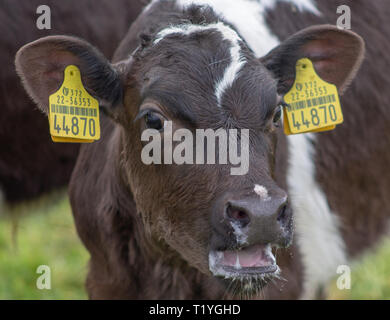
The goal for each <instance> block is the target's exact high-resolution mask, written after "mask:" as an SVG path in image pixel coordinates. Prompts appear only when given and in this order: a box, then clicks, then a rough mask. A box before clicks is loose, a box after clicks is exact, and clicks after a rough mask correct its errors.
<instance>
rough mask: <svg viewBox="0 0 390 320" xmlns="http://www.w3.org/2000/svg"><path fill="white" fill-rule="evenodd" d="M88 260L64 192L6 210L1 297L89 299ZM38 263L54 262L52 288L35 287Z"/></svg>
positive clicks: (0, 233)
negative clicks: (87, 290) (86, 287)
mask: <svg viewBox="0 0 390 320" xmlns="http://www.w3.org/2000/svg"><path fill="white" fill-rule="evenodd" d="M4 211H5V214H4ZM16 225H17V228H16V230H17V232H16V234H15V226H16ZM87 261H88V254H87V251H86V250H85V249H84V247H83V246H82V244H81V242H80V240H79V238H78V237H77V235H76V231H75V227H74V223H73V218H72V214H71V209H70V205H69V201H68V198H67V197H66V193H65V192H60V193H55V194H51V195H50V196H45V197H43V198H41V199H39V200H37V201H34V202H31V203H26V204H22V205H18V206H16V207H13V208H5V210H3V214H2V215H1V216H0V299H86V298H87V296H86V293H85V290H84V280H85V276H86V272H87ZM40 265H47V266H49V267H50V271H51V289H50V290H45V289H44V290H39V289H37V286H36V282H37V279H38V277H39V276H40V275H41V274H38V273H36V271H37V268H38V266H40Z"/></svg>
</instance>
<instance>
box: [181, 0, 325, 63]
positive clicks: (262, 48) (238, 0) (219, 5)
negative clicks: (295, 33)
mask: <svg viewBox="0 0 390 320" xmlns="http://www.w3.org/2000/svg"><path fill="white" fill-rule="evenodd" d="M281 1H286V2H289V3H291V4H294V5H296V7H297V8H298V9H299V10H302V11H303V10H305V11H309V12H312V13H314V14H317V15H318V14H319V11H318V10H317V8H316V7H315V5H313V3H312V0H292V1H291V0H281ZM176 2H177V3H178V4H179V5H181V6H182V7H184V8H185V7H188V6H189V5H191V4H198V5H210V6H211V7H212V8H213V9H214V10H215V12H216V13H217V14H218V15H220V16H221V17H222V18H224V19H226V21H228V22H230V23H231V24H232V25H233V26H234V27H235V28H236V29H237V31H238V32H239V34H240V35H241V36H242V37H243V38H244V39H245V41H246V42H247V44H248V45H249V47H250V48H251V49H252V50H253V51H254V52H255V54H256V55H257V56H258V57H261V56H264V55H265V54H266V53H268V51H270V49H272V48H274V47H276V46H277V45H278V44H279V41H278V38H277V37H276V36H275V35H273V34H272V33H271V32H270V31H269V28H268V26H267V24H266V23H265V18H264V16H265V12H266V10H267V9H272V8H274V7H275V6H276V3H277V2H278V0H177V1H176Z"/></svg>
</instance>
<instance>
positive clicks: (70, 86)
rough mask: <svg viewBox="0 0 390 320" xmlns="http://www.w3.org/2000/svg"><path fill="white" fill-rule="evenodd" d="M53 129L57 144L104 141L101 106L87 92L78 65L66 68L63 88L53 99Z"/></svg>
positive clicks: (51, 127) (51, 131) (51, 132)
mask: <svg viewBox="0 0 390 320" xmlns="http://www.w3.org/2000/svg"><path fill="white" fill-rule="evenodd" d="M49 125H50V134H51V137H52V140H53V141H54V142H73V143H90V142H94V141H96V140H99V139H100V122H99V103H98V101H97V100H96V99H95V98H93V97H92V96H91V95H90V94H89V93H88V92H87V90H85V88H84V86H83V83H82V81H81V74H80V70H79V69H78V68H77V67H76V66H74V65H70V66H67V67H66V68H65V71H64V82H63V84H62V86H61V88H60V89H59V90H58V91H57V92H55V93H53V94H52V95H50V97H49Z"/></svg>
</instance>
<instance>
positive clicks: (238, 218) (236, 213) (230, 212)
mask: <svg viewBox="0 0 390 320" xmlns="http://www.w3.org/2000/svg"><path fill="white" fill-rule="evenodd" d="M226 215H227V217H228V218H229V219H231V220H233V221H235V222H239V223H240V225H241V227H245V226H246V225H247V224H248V223H249V222H250V218H249V215H248V214H247V213H246V212H245V211H244V210H242V209H240V208H235V207H234V206H232V205H230V204H229V205H228V206H227V207H226Z"/></svg>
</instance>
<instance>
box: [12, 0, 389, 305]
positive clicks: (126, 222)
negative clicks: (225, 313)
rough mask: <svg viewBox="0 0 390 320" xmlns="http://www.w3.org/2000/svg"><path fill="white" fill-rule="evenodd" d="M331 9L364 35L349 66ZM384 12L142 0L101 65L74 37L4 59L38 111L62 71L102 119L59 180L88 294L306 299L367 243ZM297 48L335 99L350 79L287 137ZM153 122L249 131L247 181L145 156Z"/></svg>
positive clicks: (384, 6)
mask: <svg viewBox="0 0 390 320" xmlns="http://www.w3.org/2000/svg"><path fill="white" fill-rule="evenodd" d="M341 4H347V5H350V7H351V9H352V12H353V30H354V31H356V32H357V33H358V34H360V35H361V36H362V37H363V38H364V39H365V41H366V42H367V44H368V48H367V49H368V50H367V54H366V59H365V61H364V64H363V66H362V70H361V71H360V72H359V73H357V71H358V69H359V67H360V65H361V63H362V60H363V56H364V42H363V40H362V38H361V37H360V36H358V35H357V34H355V33H354V32H351V31H343V30H339V29H337V28H336V27H334V26H331V25H329V23H330V24H334V23H335V21H336V19H337V14H336V9H337V6H338V5H341ZM367 6H370V7H369V9H368V7H367ZM389 11H390V5H389V4H388V3H387V2H385V1H376V2H375V3H374V2H369V1H357V0H354V1H346V0H343V1H342V2H339V1H334V0H331V1H328V0H327V1H311V0H294V1H276V0H270V1H249V0H223V1H222V0H209V1H206V0H188V1H187V0H156V1H153V2H152V3H151V4H150V5H148V6H147V7H146V8H145V10H144V11H143V13H142V14H141V15H140V16H139V18H138V19H137V20H136V22H135V23H134V24H133V25H132V27H131V28H130V30H129V32H128V34H127V36H126V37H125V38H124V39H123V41H122V43H121V45H120V46H119V48H118V50H117V51H116V54H115V56H114V59H113V62H112V63H110V62H108V61H107V60H106V58H105V57H104V56H103V55H102V54H101V53H100V52H99V51H98V50H97V49H96V48H94V47H93V46H92V45H90V44H88V43H86V42H85V41H83V40H81V39H77V38H73V37H64V36H58V37H47V38H42V39H40V40H38V41H35V42H33V43H30V44H28V45H26V46H24V47H23V48H22V49H21V50H20V51H19V52H18V54H17V56H16V68H17V71H18V73H19V75H20V76H21V78H22V80H23V83H24V86H25V88H26V90H27V91H28V93H29V94H30V96H31V97H32V98H33V100H34V101H35V102H36V103H37V104H38V106H39V107H40V108H41V109H42V110H44V111H45V112H46V113H47V112H48V97H49V95H50V94H52V93H53V92H55V91H56V90H57V89H58V88H59V86H60V85H61V83H62V81H63V71H64V68H65V67H66V66H67V65H70V64H74V65H77V66H78V67H79V68H80V70H81V73H82V78H83V83H84V85H85V86H86V88H87V89H88V90H89V92H90V93H91V94H92V95H94V96H95V97H96V98H98V99H99V101H100V105H101V110H102V111H103V112H104V115H102V117H101V125H102V139H101V140H100V141H98V142H96V143H94V144H92V145H83V146H82V148H81V153H80V156H79V159H78V163H77V165H76V168H75V170H74V172H73V176H72V181H71V184H70V199H71V204H72V208H73V213H74V217H75V221H76V226H77V230H78V233H79V235H80V237H81V239H82V241H83V243H84V245H85V246H86V247H87V249H88V250H89V252H90V255H91V260H90V271H89V275H88V279H87V290H88V293H89V296H90V297H91V298H129V299H135V298H163V299H169V298H222V297H233V296H237V295H238V296H239V295H240V294H242V293H244V294H254V295H256V294H258V293H259V290H260V289H263V290H262V293H261V296H264V297H266V298H300V297H301V298H315V297H318V294H319V293H320V292H321V290H322V289H323V288H325V286H326V284H327V282H328V281H329V279H331V278H332V277H334V276H335V275H336V270H337V267H338V266H339V265H342V264H346V263H348V261H350V260H349V259H353V258H355V257H356V255H357V254H359V253H361V252H362V251H363V250H364V249H365V248H367V247H369V246H370V245H373V244H374V243H375V242H376V241H377V240H378V239H379V238H380V236H381V235H383V234H384V233H385V231H386V227H387V225H386V222H387V221H388V217H389V209H388V208H389V207H390V200H389V199H390V198H389V197H388V192H389V191H390V179H389V174H388V171H387V165H388V163H390V152H389V146H390V141H389V140H390V130H389V124H390V110H389V109H388V102H389V90H388V89H387V88H388V87H389V85H390V83H389V82H390V77H389V75H388V72H387V70H388V66H389V59H390V58H389V57H388V55H387V52H388V49H389V43H388V40H387V39H388V38H389V36H390V28H389V23H388V22H387V16H388V14H389V13H390V12H389ZM374 14H375V17H374V16H372V15H374ZM372 23H374V24H376V25H377V26H378V30H376V29H375V28H374V27H373V26H372V25H371V24H372ZM369 24H370V25H369ZM379 26H380V27H379ZM302 57H308V58H310V59H311V60H312V61H313V63H314V66H315V69H316V71H317V73H318V74H319V75H320V76H321V77H322V78H323V79H324V80H326V81H328V82H330V83H334V84H336V85H337V87H338V89H339V92H340V93H344V91H345V90H346V87H347V86H348V85H350V88H349V90H348V91H347V92H346V94H345V95H344V96H343V99H342V105H343V110H344V114H345V123H344V124H343V125H342V126H340V127H338V128H337V129H336V130H334V131H332V132H328V133H320V134H303V135H297V136H290V137H288V138H286V136H285V135H284V134H283V132H282V128H281V120H280V109H281V107H280V101H281V98H282V97H283V95H284V94H285V93H286V92H287V91H288V89H289V87H290V86H291V84H292V82H293V80H294V76H295V75H294V72H295V71H294V70H295V64H296V61H297V60H298V59H300V58H302ZM356 75H357V76H356ZM355 76H356V79H355V80H354V81H353V83H352V84H351V81H352V79H353V78H354V77H355ZM167 121H172V123H173V130H174V131H175V130H178V129H180V128H187V129H189V130H191V131H192V132H195V130H196V129H208V128H212V129H218V128H222V129H231V128H235V129H249V132H250V150H249V151H250V162H249V172H248V174H246V175H243V176H232V175H230V171H229V168H228V167H227V166H226V165H218V164H217V165H194V164H185V165H176V164H172V165H158V164H154V165H146V164H144V163H143V162H142V160H141V152H142V149H143V147H144V145H145V142H142V141H141V134H142V132H144V130H145V129H147V128H154V129H156V130H159V133H158V134H159V135H161V137H162V139H164V138H163V137H164V134H163V132H164V126H165V125H164V124H165V122H167ZM293 217H295V218H294V221H295V223H294V224H295V230H296V237H295V240H294V241H293V243H292V244H291V241H292V229H293V228H292V222H293ZM243 239H244V241H243ZM289 245H290V246H289ZM270 248H279V249H277V256H276V262H275V259H274V257H273V253H275V250H274V251H271V249H270ZM268 280H272V282H273V283H272V284H270V285H268V286H265V284H266V283H267V282H268Z"/></svg>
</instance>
